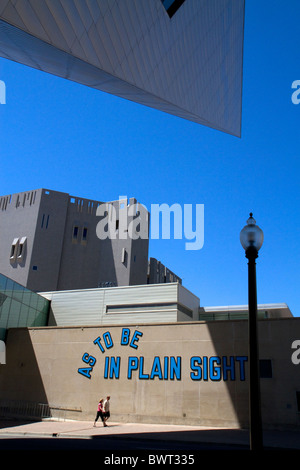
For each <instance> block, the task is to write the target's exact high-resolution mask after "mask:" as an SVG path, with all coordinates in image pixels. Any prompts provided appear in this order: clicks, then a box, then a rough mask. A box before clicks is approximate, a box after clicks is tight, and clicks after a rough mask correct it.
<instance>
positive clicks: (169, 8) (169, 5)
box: [161, 0, 185, 18]
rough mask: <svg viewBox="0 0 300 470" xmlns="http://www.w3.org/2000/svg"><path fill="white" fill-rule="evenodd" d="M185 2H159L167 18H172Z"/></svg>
mask: <svg viewBox="0 0 300 470" xmlns="http://www.w3.org/2000/svg"><path fill="white" fill-rule="evenodd" d="M184 2H185V0H161V3H162V4H163V6H164V7H165V10H166V12H167V13H168V15H169V17H170V18H172V16H173V15H175V13H176V11H177V10H178V9H179V8H180V7H181V5H182V4H183V3H184Z"/></svg>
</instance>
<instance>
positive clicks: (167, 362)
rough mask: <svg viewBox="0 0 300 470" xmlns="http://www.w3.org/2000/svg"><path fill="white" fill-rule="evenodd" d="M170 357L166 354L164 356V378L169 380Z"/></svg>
mask: <svg viewBox="0 0 300 470" xmlns="http://www.w3.org/2000/svg"><path fill="white" fill-rule="evenodd" d="M168 374H169V358H168V356H166V357H165V358H164V380H168V377H169V375H168Z"/></svg>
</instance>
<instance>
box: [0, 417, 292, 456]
mask: <svg viewBox="0 0 300 470" xmlns="http://www.w3.org/2000/svg"><path fill="white" fill-rule="evenodd" d="M101 436H111V437H118V438H122V437H123V438H130V439H136V440H143V439H154V440H162V441H164V442H167V441H172V442H181V443H184V442H196V443H208V444H210V443H214V444H216V443H217V444H228V445H237V446H244V448H245V447H246V448H247V446H249V433H248V431H247V430H241V429H228V428H207V427H200V426H181V425H164V424H143V423H114V422H111V423H109V426H108V427H103V425H102V423H97V426H96V427H93V423H92V422H87V421H56V420H43V421H38V422H27V423H24V422H21V421H15V420H6V421H4V420H1V419H0V439H1V438H4V437H6V438H7V437H11V438H13V437H19V438H20V437H33V438H34V437H61V438H71V439H76V438H78V439H79V438H80V439H92V438H101ZM264 446H265V447H267V448H272V449H273V448H279V449H289V450H293V449H294V450H295V449H296V450H300V429H299V430H289V431H279V430H278V431H273V430H272V431H270V430H267V431H264Z"/></svg>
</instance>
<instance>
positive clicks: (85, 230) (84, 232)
mask: <svg viewBox="0 0 300 470" xmlns="http://www.w3.org/2000/svg"><path fill="white" fill-rule="evenodd" d="M87 232H88V229H87V227H83V230H82V241H84V242H85V241H86V240H87Z"/></svg>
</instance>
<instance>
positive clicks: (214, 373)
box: [209, 356, 221, 380]
mask: <svg viewBox="0 0 300 470" xmlns="http://www.w3.org/2000/svg"><path fill="white" fill-rule="evenodd" d="M215 363H217V364H218V365H215ZM220 364H221V359H220V358H219V357H218V356H212V357H210V358H209V378H210V380H221V368H220Z"/></svg>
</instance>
